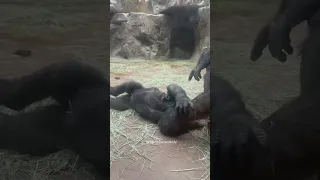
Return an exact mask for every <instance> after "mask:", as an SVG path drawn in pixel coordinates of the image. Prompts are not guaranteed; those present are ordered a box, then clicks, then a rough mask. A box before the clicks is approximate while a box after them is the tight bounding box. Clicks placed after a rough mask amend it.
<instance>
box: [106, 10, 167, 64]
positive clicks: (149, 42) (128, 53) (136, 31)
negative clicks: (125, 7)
mask: <svg viewBox="0 0 320 180" xmlns="http://www.w3.org/2000/svg"><path fill="white" fill-rule="evenodd" d="M110 31H111V37H110V41H111V42H110V55H111V56H120V57H122V58H125V59H129V58H141V59H156V58H157V57H162V56H166V55H167V53H168V51H169V32H170V30H169V28H168V27H167V26H166V20H165V18H164V15H153V14H146V13H139V12H132V13H117V14H115V15H114V16H113V18H112V19H111V24H110Z"/></svg>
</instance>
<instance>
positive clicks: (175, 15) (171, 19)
mask: <svg viewBox="0 0 320 180" xmlns="http://www.w3.org/2000/svg"><path fill="white" fill-rule="evenodd" d="M200 7H201V6H171V7H169V8H167V9H164V10H163V11H161V12H159V13H160V14H164V15H166V16H167V17H168V24H169V26H170V28H171V33H170V57H171V58H181V59H190V58H191V56H192V55H193V53H194V51H195V46H196V32H195V28H196V27H197V25H198V22H199V14H198V9H199V8H200ZM179 50H180V53H179ZM181 51H182V52H181Z"/></svg>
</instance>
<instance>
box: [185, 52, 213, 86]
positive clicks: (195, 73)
mask: <svg viewBox="0 0 320 180" xmlns="http://www.w3.org/2000/svg"><path fill="white" fill-rule="evenodd" d="M210 51H211V50H210V47H208V48H206V49H205V50H204V51H203V53H202V54H201V56H200V58H199V60H198V63H197V65H196V67H195V68H194V69H193V70H192V71H191V72H190V75H189V78H188V80H189V81H190V80H191V79H192V77H194V79H196V80H197V81H199V80H200V79H201V74H200V72H201V71H202V69H204V68H206V74H205V75H204V92H209V91H210V69H211V68H210Z"/></svg>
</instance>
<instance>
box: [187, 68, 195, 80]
mask: <svg viewBox="0 0 320 180" xmlns="http://www.w3.org/2000/svg"><path fill="white" fill-rule="evenodd" d="M193 76H194V70H192V71H191V72H190V74H189V77H188V81H191V79H192V77H193Z"/></svg>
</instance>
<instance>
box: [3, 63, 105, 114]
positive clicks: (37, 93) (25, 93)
mask: <svg viewBox="0 0 320 180" xmlns="http://www.w3.org/2000/svg"><path fill="white" fill-rule="evenodd" d="M11 84H12V86H13V88H11V90H12V91H11V93H10V94H9V95H8V96H7V97H6V98H5V100H4V102H0V103H1V104H2V105H4V106H7V107H9V108H11V109H14V110H21V109H23V108H25V107H26V106H27V105H30V104H32V103H33V102H36V101H39V100H41V99H44V98H47V97H50V96H51V97H53V98H54V99H55V100H57V101H59V102H60V103H61V104H63V105H65V106H66V107H67V106H68V105H69V100H70V99H71V98H72V97H73V96H74V94H75V93H77V91H78V90H79V89H80V88H85V87H108V86H109V81H108V80H107V79H105V78H104V76H103V74H102V73H101V72H100V71H98V70H97V69H95V68H94V67H92V66H90V65H87V64H84V63H81V62H79V61H66V62H62V63H56V64H52V65H49V66H47V67H44V68H43V69H40V70H38V71H36V72H35V73H32V74H30V75H26V76H23V77H21V78H19V79H14V80H12V81H11Z"/></svg>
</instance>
